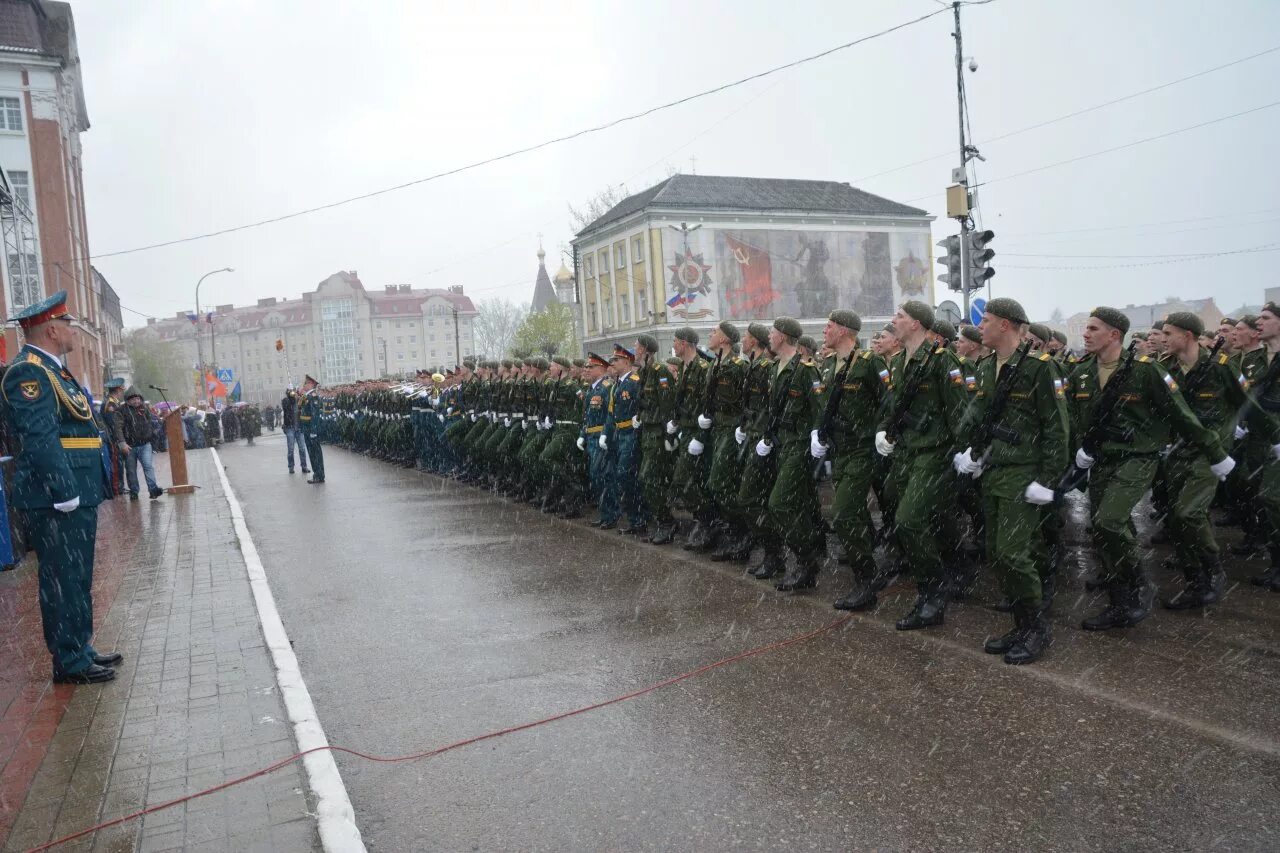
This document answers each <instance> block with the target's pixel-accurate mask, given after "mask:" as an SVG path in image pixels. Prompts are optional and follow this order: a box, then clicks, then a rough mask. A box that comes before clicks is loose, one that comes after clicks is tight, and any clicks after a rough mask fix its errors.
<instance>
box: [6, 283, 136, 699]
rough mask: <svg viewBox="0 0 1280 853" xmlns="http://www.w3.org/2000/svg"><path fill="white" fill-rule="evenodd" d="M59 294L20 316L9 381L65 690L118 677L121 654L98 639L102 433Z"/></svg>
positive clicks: (18, 501) (24, 496)
mask: <svg viewBox="0 0 1280 853" xmlns="http://www.w3.org/2000/svg"><path fill="white" fill-rule="evenodd" d="M66 302H67V292H66V291H65V290H60V291H58V292H57V293H55V294H54V295H53V296H50V297H49V298H48V299H45V300H44V301H43V302H38V303H36V304H35V305H32V306H31V307H29V308H27V309H26V310H24V311H22V312H21V313H20V314H18V315H17V316H16V317H14V318H12V319H13V320H16V321H17V322H18V323H19V325H21V326H22V330H23V334H24V336H25V338H26V344H25V345H24V346H23V347H22V349H21V350H19V351H18V356H17V358H16V359H15V360H14V362H13V364H12V365H10V367H9V370H8V371H7V372H6V373H5V376H4V385H3V395H4V398H5V403H6V405H5V412H6V417H8V419H9V425H10V427H11V429H12V431H13V435H14V436H15V437H16V439H17V443H18V445H19V446H20V448H21V449H20V450H18V453H17V477H16V479H15V480H14V484H13V493H12V495H11V496H10V500H11V502H12V505H13V506H14V507H15V508H16V509H18V510H19V511H21V512H22V514H23V516H24V520H25V522H26V527H27V530H28V531H29V533H30V535H31V540H32V545H33V547H34V549H35V552H36V555H37V556H38V557H39V561H40V618H41V621H42V622H43V626H44V640H45V645H46V646H47V647H48V649H49V654H51V655H52V656H53V680H54V682H56V683H58V684H96V683H99V682H103V681H111V680H112V679H113V678H115V677H116V673H115V670H114V669H111V668H110V667H111V665H112V664H116V663H119V662H120V661H121V660H123V657H122V656H121V655H119V654H105V655H103V654H99V653H98V652H97V651H95V650H94V648H93V644H92V642H91V640H92V637H93V599H92V591H91V587H92V582H93V548H94V540H95V539H96V538H97V532H98V504H99V503H101V502H102V500H103V482H102V456H101V453H102V436H101V435H100V434H99V432H98V426H97V424H96V423H95V421H94V417H93V409H92V408H91V406H90V403H89V398H88V397H86V396H85V394H84V392H83V391H81V390H80V385H79V383H78V382H76V379H75V377H74V376H72V375H71V372H70V371H69V370H67V368H66V366H65V365H64V364H63V363H62V358H63V356H65V355H66V354H67V353H69V352H71V351H72V350H73V349H74V348H75V332H74V331H73V330H72V328H71V326H72V323H73V322H74V320H75V318H74V317H72V316H71V315H70V314H68V313H67V305H66Z"/></svg>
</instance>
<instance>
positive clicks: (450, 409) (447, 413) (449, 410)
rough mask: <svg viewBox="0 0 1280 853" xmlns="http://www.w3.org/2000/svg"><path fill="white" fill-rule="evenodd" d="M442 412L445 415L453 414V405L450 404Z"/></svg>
mask: <svg viewBox="0 0 1280 853" xmlns="http://www.w3.org/2000/svg"><path fill="white" fill-rule="evenodd" d="M444 413H445V414H446V415H452V414H453V406H450V407H449V408H447V409H445V410H444Z"/></svg>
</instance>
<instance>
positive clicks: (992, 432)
mask: <svg viewBox="0 0 1280 853" xmlns="http://www.w3.org/2000/svg"><path fill="white" fill-rule="evenodd" d="M1030 353H1031V342H1030V341H1026V342H1025V343H1023V344H1022V346H1020V347H1018V349H1017V350H1016V354H1017V356H1018V360H1017V361H1015V362H1013V363H1011V364H1006V365H1005V368H1004V370H1002V371H1000V376H999V377H998V378H997V379H996V387H995V391H993V392H992V394H991V403H990V405H988V406H987V411H986V414H985V415H984V416H983V418H982V423H981V424H979V425H978V436H977V438H976V439H975V440H974V442H973V446H972V447H971V448H970V450H969V456H970V458H972V459H973V460H974V461H975V462H976V461H980V460H981V459H982V457H983V456H985V455H986V454H987V450H988V449H989V448H990V447H991V444H992V442H994V441H995V440H996V439H997V438H998V439H1000V440H1001V441H1005V442H1007V443H1009V444H1019V443H1020V442H1021V438H1019V436H1018V435H1017V434H1016V433H1014V432H1013V431H1012V430H1010V429H1009V428H1008V427H1003V426H1000V423H999V422H1000V417H1001V416H1002V415H1003V414H1004V410H1005V407H1006V406H1007V405H1008V404H1009V395H1010V393H1011V392H1012V391H1013V382H1014V380H1015V379H1017V378H1018V371H1019V370H1021V369H1022V362H1023V361H1024V360H1025V359H1026V358H1027V357H1028V356H1029V355H1030Z"/></svg>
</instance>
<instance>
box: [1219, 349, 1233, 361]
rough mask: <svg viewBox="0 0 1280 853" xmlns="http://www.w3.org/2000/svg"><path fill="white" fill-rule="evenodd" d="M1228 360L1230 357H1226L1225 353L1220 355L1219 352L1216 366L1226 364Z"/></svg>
mask: <svg viewBox="0 0 1280 853" xmlns="http://www.w3.org/2000/svg"><path fill="white" fill-rule="evenodd" d="M1230 360H1231V356H1229V355H1227V354H1226V353H1221V352H1220V353H1218V364H1226V363H1227V362H1228V361H1230Z"/></svg>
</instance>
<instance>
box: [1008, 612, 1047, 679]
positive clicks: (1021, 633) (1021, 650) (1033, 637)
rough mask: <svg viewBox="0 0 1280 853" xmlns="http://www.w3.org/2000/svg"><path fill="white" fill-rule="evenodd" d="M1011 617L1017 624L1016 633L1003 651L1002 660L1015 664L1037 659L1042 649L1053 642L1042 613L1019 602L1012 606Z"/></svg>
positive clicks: (1041, 653) (1042, 651) (1042, 652)
mask: <svg viewBox="0 0 1280 853" xmlns="http://www.w3.org/2000/svg"><path fill="white" fill-rule="evenodd" d="M1013 618H1014V621H1015V622H1016V623H1017V625H1018V629H1019V630H1018V635H1017V637H1016V638H1015V639H1014V641H1013V645H1012V646H1011V647H1010V649H1009V650H1008V651H1007V652H1005V655H1004V662H1005V663H1007V664H1013V665H1015V666H1016V665H1018V664H1024V663H1031V662H1032V661H1035V660H1039V659H1040V656H1041V655H1043V654H1044V650H1045V649H1047V648H1049V644H1050V643H1051V642H1053V636H1052V633H1051V632H1050V630H1049V622H1048V620H1047V619H1045V618H1044V613H1042V612H1041V611H1040V610H1037V609H1035V608H1032V607H1028V606H1027V605H1026V604H1019V605H1017V606H1016V607H1014V608H1013Z"/></svg>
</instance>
